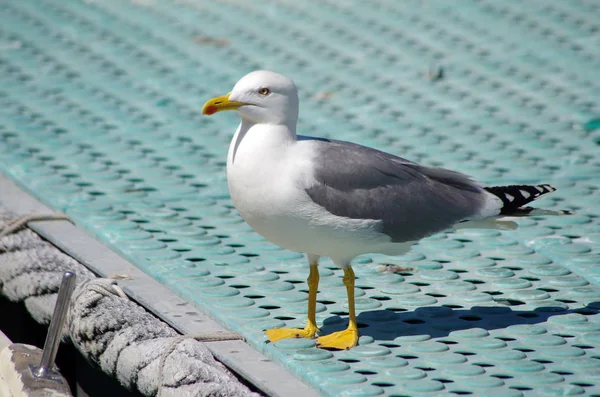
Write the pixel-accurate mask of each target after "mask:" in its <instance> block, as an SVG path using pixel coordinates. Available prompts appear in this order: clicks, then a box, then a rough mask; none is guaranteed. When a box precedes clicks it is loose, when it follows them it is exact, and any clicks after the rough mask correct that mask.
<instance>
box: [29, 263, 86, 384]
mask: <svg viewBox="0 0 600 397" xmlns="http://www.w3.org/2000/svg"><path fill="white" fill-rule="evenodd" d="M75 279H76V276H75V273H73V272H65V273H64V274H63V278H62V282H61V284H60V288H59V290H58V297H57V298H56V306H55V307H54V313H52V320H50V327H48V334H47V335H46V342H44V351H43V352H42V360H41V362H40V366H39V367H34V368H33V376H34V377H36V378H45V379H53V378H54V377H53V376H51V372H52V368H53V367H54V360H55V359H56V352H57V351H58V346H59V344H60V337H61V335H62V329H63V327H64V325H65V319H66V318H67V310H68V308H69V301H70V299H71V294H72V293H73V289H74V288H75Z"/></svg>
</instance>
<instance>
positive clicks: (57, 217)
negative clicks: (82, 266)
mask: <svg viewBox="0 0 600 397" xmlns="http://www.w3.org/2000/svg"><path fill="white" fill-rule="evenodd" d="M40 221H69V222H71V223H74V222H73V220H72V219H71V218H70V217H69V216H68V215H66V214H63V213H61V212H57V213H52V214H28V215H22V216H18V217H15V218H13V219H12V220H11V221H10V222H8V223H7V224H5V225H4V227H2V229H0V238H2V237H5V236H8V235H9V234H13V233H15V232H17V231H19V230H21V229H23V228H24V227H25V226H27V224H28V223H29V222H40Z"/></svg>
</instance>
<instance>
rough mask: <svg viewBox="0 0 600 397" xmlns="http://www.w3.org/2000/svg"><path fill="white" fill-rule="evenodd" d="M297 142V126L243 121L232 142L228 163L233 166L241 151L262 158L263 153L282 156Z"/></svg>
mask: <svg viewBox="0 0 600 397" xmlns="http://www.w3.org/2000/svg"><path fill="white" fill-rule="evenodd" d="M295 142H296V126H295V125H294V126H293V127H290V126H288V125H285V124H263V123H255V122H253V121H249V120H244V119H242V122H241V123H240V125H239V127H238V129H237V131H236V133H235V136H234V137H233V140H232V141H231V146H230V148H229V156H228V157H229V158H228V161H229V162H230V163H231V164H233V163H234V162H235V160H236V158H237V155H238V152H239V151H240V150H243V151H244V152H248V153H252V154H253V156H257V155H259V156H260V153H261V152H262V153H265V154H267V153H269V154H271V155H272V154H281V153H283V152H282V149H283V148H285V147H288V146H290V145H292V144H294V143H295Z"/></svg>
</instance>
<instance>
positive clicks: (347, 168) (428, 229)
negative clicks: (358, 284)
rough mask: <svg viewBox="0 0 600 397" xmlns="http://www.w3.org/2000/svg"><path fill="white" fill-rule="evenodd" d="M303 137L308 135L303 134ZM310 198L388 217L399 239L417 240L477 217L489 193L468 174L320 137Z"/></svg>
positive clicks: (349, 212)
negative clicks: (424, 164) (423, 164)
mask: <svg viewBox="0 0 600 397" xmlns="http://www.w3.org/2000/svg"><path fill="white" fill-rule="evenodd" d="M303 139H307V138H306V137H303ZM312 144H314V145H315V147H316V148H317V156H316V157H315V163H314V167H315V173H314V175H315V178H316V183H315V184H314V185H313V186H310V187H309V188H307V189H306V192H307V193H308V195H309V196H310V198H311V199H312V200H313V201H314V202H315V203H317V204H318V205H320V206H322V207H324V208H325V209H327V211H329V212H330V213H332V214H334V215H338V216H343V217H348V218H353V219H375V220H381V221H382V232H383V233H385V234H387V235H389V236H390V237H391V238H392V241H394V242H404V241H413V240H418V239H420V238H423V237H425V236H428V235H431V234H434V233H437V232H439V231H442V230H444V229H447V228H449V227H451V226H453V225H454V224H455V223H457V222H460V221H462V220H466V219H470V218H473V217H477V215H478V213H479V211H481V209H482V208H483V206H484V205H485V200H486V197H487V194H486V193H485V191H484V190H483V189H482V188H481V187H480V185H479V184H477V183H476V182H474V181H472V180H471V179H470V178H469V177H468V176H466V175H464V174H461V173H458V172H454V171H450V170H446V169H443V168H433V167H425V166H421V165H419V164H416V163H413V162H411V161H408V160H406V159H403V158H401V157H396V156H394V155H391V154H389V153H385V152H381V151H379V150H376V149H372V148H368V147H365V146H361V145H357V144H354V143H350V142H343V141H335V140H322V139H318V140H314V141H313V142H312Z"/></svg>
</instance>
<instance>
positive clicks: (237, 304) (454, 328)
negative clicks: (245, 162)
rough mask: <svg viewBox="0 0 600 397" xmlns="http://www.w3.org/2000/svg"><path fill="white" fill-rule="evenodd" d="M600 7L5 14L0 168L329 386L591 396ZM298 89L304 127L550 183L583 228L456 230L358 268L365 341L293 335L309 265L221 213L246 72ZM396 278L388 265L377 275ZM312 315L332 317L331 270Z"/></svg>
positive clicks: (140, 6)
mask: <svg viewBox="0 0 600 397" xmlns="http://www.w3.org/2000/svg"><path fill="white" fill-rule="evenodd" d="M599 14H600V3H598V2H597V1H595V0H577V1H575V0H574V1H569V2H566V1H560V0H553V1H550V0H530V1H526V2H521V1H502V2H498V1H493V0H479V1H461V2H442V1H417V0H409V1H395V0H389V1H379V2H364V1H360V2H359V1H333V0H330V1H321V0H319V1H317V0H314V1H303V2H298V1H293V0H279V1H274V0H273V1H255V2H250V1H241V0H239V1H235V0H229V1H211V2H208V1H206V2H205V1H159V0H154V1H153V0H140V1H131V2H128V1H122V0H103V1H82V0H62V1H59V0H54V1H52V0H20V1H8V0H6V1H0V167H1V168H2V169H3V170H4V171H5V172H6V173H8V174H9V175H11V176H12V177H13V178H14V179H16V180H17V181H19V182H20V183H21V184H22V185H23V186H25V187H26V188H27V189H29V190H30V191H31V192H33V193H34V194H36V195H37V196H38V197H40V198H41V199H43V200H44V201H45V202H47V203H49V204H50V205H52V206H53V207H55V208H57V209H60V210H63V211H65V212H67V213H68V214H69V215H71V216H72V217H73V218H74V219H76V220H77V222H78V224H80V225H82V226H84V227H85V228H87V229H88V230H89V231H90V232H92V233H94V234H96V235H97V236H98V238H100V239H102V240H103V241H105V242H107V243H108V244H110V245H111V246H112V247H113V248H114V249H115V250H117V251H118V252H120V253H122V254H123V255H124V256H125V257H127V258H129V259H130V260H132V261H133V262H134V263H136V264H137V265H138V266H139V267H140V268H141V269H143V270H144V271H146V272H147V273H148V274H150V275H152V276H154V277H155V278H157V279H158V280H160V281H161V282H162V283H164V284H165V285H167V286H169V287H170V288H171V289H172V290H173V291H174V292H176V293H177V294H179V295H181V296H183V297H185V298H186V299H187V300H189V301H190V302H193V303H194V304H195V305H197V306H199V307H201V308H204V309H206V310H207V311H208V312H210V313H211V314H212V315H213V316H214V317H215V318H216V319H218V320H220V321H221V322H223V323H224V324H227V325H228V326H229V327H230V328H231V329H232V330H235V331H238V332H241V333H243V334H244V335H245V336H246V338H247V339H248V341H249V343H251V344H252V345H253V346H255V347H256V348H258V349H260V350H262V351H263V352H264V353H265V354H267V355H268V356H269V357H271V358H273V359H275V360H278V362H280V363H281V364H282V365H284V366H286V367H287V368H288V369H289V370H290V372H292V373H294V374H296V375H297V376H299V377H301V378H302V379H304V380H305V381H306V382H308V383H310V384H311V385H313V386H314V387H315V388H316V389H318V390H320V391H321V392H322V393H323V394H324V395H330V396H338V395H345V396H375V395H384V396H389V397H392V396H394V397H398V396H419V395H446V394H447V395H474V396H483V395H485V396H494V395H501V396H503V397H508V396H521V395H526V396H534V395H535V396H537V395H588V396H600V382H599V381H598V379H600V352H599V350H598V349H599V348H600V316H599V315H598V311H599V310H600V223H599V222H598V216H600V210H599V209H598V208H599V205H600V193H599V192H598V181H599V176H600V160H599V158H600V157H599V154H600V153H599V151H600V146H599V144H600V101H599V99H598V98H600V96H599V93H600V23H599V22H598V18H597V16H598V15H599ZM259 68H264V69H272V70H275V71H278V72H280V73H283V74H286V75H288V76H290V77H292V78H293V79H294V80H295V81H296V83H297V85H298V86H299V87H300V90H301V101H302V104H301V119H300V125H299V130H300V131H301V133H303V134H308V135H321V136H328V137H335V138H339V139H346V140H353V141H357V142H360V143H363V144H367V145H371V146H375V147H378V148H381V149H384V150H387V151H390V152H392V153H396V154H399V155H402V156H403V157H407V158H410V159H412V160H415V161H420V162H423V163H425V164H429V165H440V166H444V167H449V168H454V169H457V170H460V171H463V172H466V173H469V174H471V175H473V176H474V177H476V178H477V179H479V180H481V181H483V182H486V183H490V184H494V183H503V184H508V183H529V182H531V183H536V182H544V183H552V184H553V185H555V186H557V187H558V188H559V191H557V192H556V193H554V194H552V195H551V196H549V197H548V198H545V199H544V200H540V202H539V205H540V206H544V207H548V208H564V209H574V210H576V211H577V214H576V215H573V216H569V217H553V218H535V217H534V218H528V219H523V220H521V221H519V223H520V229H519V230H516V231H509V232H498V231H495V230H462V231H458V232H455V233H445V234H439V235H436V236H433V237H431V238H428V239H425V240H423V241H422V242H421V243H420V244H419V245H418V246H417V247H415V249H414V251H413V252H412V253H410V254H409V255H406V256H404V257H385V256H381V255H368V256H363V257H360V258H357V260H356V261H355V263H354V267H355V270H356V274H357V276H358V280H357V289H356V295H357V297H358V300H357V308H358V309H359V311H360V314H359V317H358V319H359V323H360V326H361V334H362V337H361V339H360V346H359V347H357V348H355V349H352V350H350V351H343V352H329V351H323V350H318V349H316V348H315V347H314V341H311V340H302V339H294V340H285V341H280V342H278V343H275V344H265V343H264V336H263V333H262V330H263V329H265V328H269V327H279V326H283V325H285V324H287V325H291V326H302V325H303V323H304V319H305V316H306V300H307V296H306V285H305V281H304V280H305V279H306V277H307V275H308V266H307V264H306V260H305V259H304V258H303V257H302V255H301V254H297V253H293V252H289V251H285V250H282V249H279V248H278V247H276V246H273V245H272V244H270V243H268V242H266V241H265V240H263V239H262V238H261V237H260V236H258V235H256V234H255V233H254V232H253V231H252V230H251V229H250V228H249V227H248V226H247V225H246V224H244V222H243V221H242V220H241V219H240V218H239V216H238V215H237V213H236V212H235V209H234V208H233V207H232V205H231V203H230V201H229V197H228V192H227V185H226V181H225V172H224V168H225V156H226V152H227V147H228V144H229V140H230V139H231V136H232V133H233V131H234V129H235V126H236V124H237V118H236V116H235V114H229V115H227V114H223V115H218V116H217V117H212V118H203V117H201V116H200V107H201V105H202V104H203V103H204V101H205V100H206V99H208V98H210V97H212V96H215V95H221V94H224V93H226V92H228V91H229V90H230V89H231V87H232V86H233V84H234V83H235V82H236V81H237V80H238V79H239V78H240V77H241V76H243V75H244V74H245V73H247V72H249V71H251V70H254V69H259ZM390 265H392V266H390ZM321 268H322V270H321V285H320V294H319V297H318V300H319V303H318V307H317V310H318V321H319V325H320V326H321V329H322V332H323V333H328V332H332V331H334V330H338V329H341V328H343V327H344V326H345V321H346V318H345V316H346V314H347V313H346V310H347V307H346V306H345V304H346V296H345V290H344V287H343V285H342V283H341V271H340V270H339V269H337V268H335V266H333V264H332V263H331V262H330V261H329V260H324V261H323V262H322V266H321Z"/></svg>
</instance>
